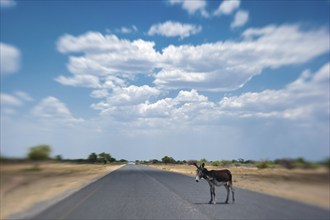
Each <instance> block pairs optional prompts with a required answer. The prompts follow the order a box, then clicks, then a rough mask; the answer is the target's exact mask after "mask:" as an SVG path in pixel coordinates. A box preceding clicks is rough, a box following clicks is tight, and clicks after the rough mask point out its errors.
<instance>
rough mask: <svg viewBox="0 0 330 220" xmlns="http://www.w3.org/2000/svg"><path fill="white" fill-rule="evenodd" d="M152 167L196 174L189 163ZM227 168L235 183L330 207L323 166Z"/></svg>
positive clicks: (326, 179)
mask: <svg viewBox="0 0 330 220" xmlns="http://www.w3.org/2000/svg"><path fill="white" fill-rule="evenodd" d="M151 166H152V167H155V168H158V169H163V170H168V171H173V172H179V173H183V174H186V175H189V176H195V173H196V168H195V167H194V166H188V165H151ZM207 168H208V170H212V169H214V170H216V169H224V168H221V167H212V166H209V167H207ZM226 169H227V168H226ZM228 169H229V170H231V172H232V174H233V185H234V186H238V187H240V188H245V189H249V190H253V191H257V192H262V193H266V194H270V195H275V196H280V197H284V198H288V199H293V200H296V201H300V202H304V203H308V204H312V205H316V206H320V207H323V208H327V209H330V188H329V186H330V185H329V184H330V178H329V170H327V169H326V168H320V169H317V170H302V169H294V170H287V169H281V168H274V169H257V168H248V167H232V168H228Z"/></svg>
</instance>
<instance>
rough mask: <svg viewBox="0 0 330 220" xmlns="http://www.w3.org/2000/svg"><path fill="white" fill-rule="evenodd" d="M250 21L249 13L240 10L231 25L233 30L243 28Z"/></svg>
mask: <svg viewBox="0 0 330 220" xmlns="http://www.w3.org/2000/svg"><path fill="white" fill-rule="evenodd" d="M248 20H249V12H247V11H243V10H239V11H238V12H236V14H235V17H234V20H233V22H232V23H231V24H230V27H231V28H237V27H241V26H243V25H245V24H246V22H248Z"/></svg>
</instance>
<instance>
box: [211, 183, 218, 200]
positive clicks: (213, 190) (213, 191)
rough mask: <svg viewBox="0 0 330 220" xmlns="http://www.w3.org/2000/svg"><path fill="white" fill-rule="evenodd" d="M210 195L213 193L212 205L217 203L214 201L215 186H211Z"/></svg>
mask: <svg viewBox="0 0 330 220" xmlns="http://www.w3.org/2000/svg"><path fill="white" fill-rule="evenodd" d="M212 193H213V202H212V203H213V204H216V203H217V202H216V200H215V186H214V185H213V186H212Z"/></svg>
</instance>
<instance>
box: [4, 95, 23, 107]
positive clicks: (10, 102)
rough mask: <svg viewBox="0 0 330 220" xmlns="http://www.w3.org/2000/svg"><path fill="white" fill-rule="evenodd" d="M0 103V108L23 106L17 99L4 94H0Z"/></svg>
mask: <svg viewBox="0 0 330 220" xmlns="http://www.w3.org/2000/svg"><path fill="white" fill-rule="evenodd" d="M0 101H1V106H13V107H19V106H22V105H23V102H22V101H21V100H20V99H19V98H17V97H15V96H13V95H10V94H6V93H0Z"/></svg>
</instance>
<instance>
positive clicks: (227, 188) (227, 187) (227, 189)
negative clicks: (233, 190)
mask: <svg viewBox="0 0 330 220" xmlns="http://www.w3.org/2000/svg"><path fill="white" fill-rule="evenodd" d="M225 187H226V191H227V197H226V201H225V203H228V199H229V186H228V185H225Z"/></svg>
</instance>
